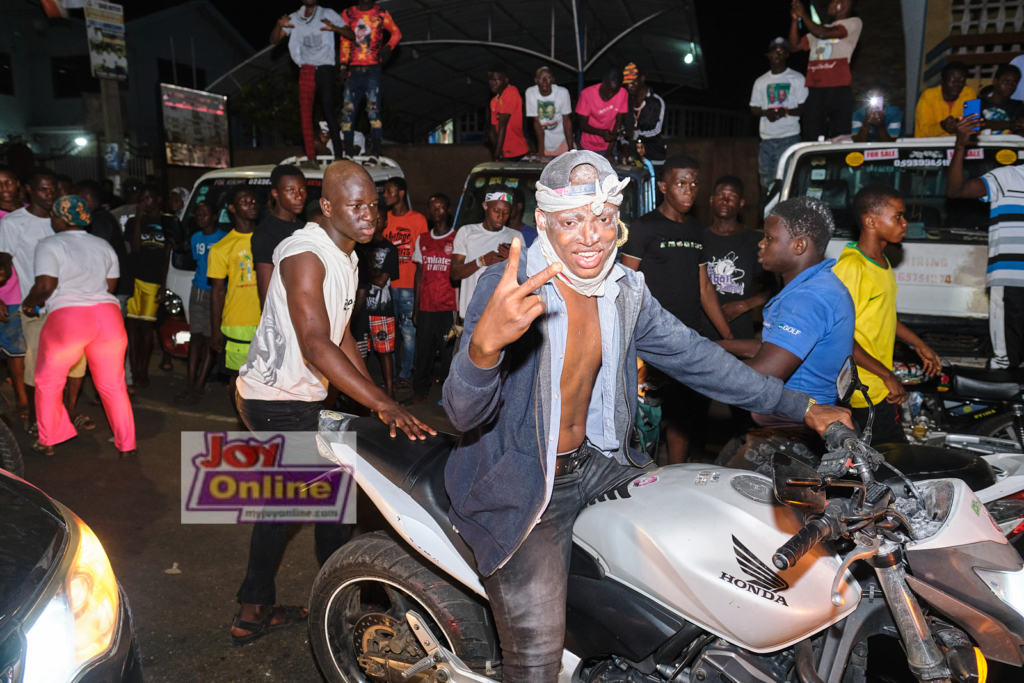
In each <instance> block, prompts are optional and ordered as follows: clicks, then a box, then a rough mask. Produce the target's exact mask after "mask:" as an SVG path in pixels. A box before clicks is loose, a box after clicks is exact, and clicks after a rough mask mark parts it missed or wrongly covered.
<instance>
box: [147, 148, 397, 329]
mask: <svg viewBox="0 0 1024 683" xmlns="http://www.w3.org/2000/svg"><path fill="white" fill-rule="evenodd" d="M354 160H355V161H356V162H358V163H361V164H362V165H363V168H365V169H366V171H367V173H369V174H370V177H371V178H373V182H374V183H375V184H376V185H377V192H378V193H381V192H383V191H384V183H386V182H387V180H388V178H395V177H400V178H404V177H405V174H404V173H402V169H401V167H400V166H399V165H398V164H397V163H396V162H395V161H394V160H392V159H389V158H388V157H376V158H374V159H371V158H370V157H355V159H354ZM332 161H334V157H326V156H325V157H317V165H318V168H316V169H311V168H307V167H305V166H300V168H301V170H302V173H303V175H305V176H306V188H307V197H306V205H307V206H308V205H309V204H310V203H311V202H316V201H319V200H320V192H321V187H322V184H323V178H324V170H325V169H326V168H327V166H328V164H330V163H331V162H332ZM303 162H306V163H308V162H307V160H306V157H298V158H296V157H291V158H288V159H285V160H284V161H282V162H281V163H282V164H295V165H299V164H302V163H303ZM274 168H275V167H274V166H273V165H266V166H240V167H238V168H224V169H220V170H217V171H210V172H209V173H206V174H204V175H203V176H202V177H201V178H200V179H199V180H198V181H196V184H195V187H193V188H192V195H191V196H190V197H189V200H188V206H187V207H186V208H185V213H184V217H183V219H182V221H181V227H182V233H183V234H184V236H185V239H184V240H183V243H182V244H181V245H178V247H177V248H176V249H175V251H174V253H173V254H172V255H171V267H170V270H169V271H168V273H167V289H169V290H171V292H173V293H174V295H175V296H177V297H178V299H179V300H180V301H174V300H173V298H172V297H170V296H168V299H169V300H168V301H166V302H165V306H167V307H168V308H169V309H176V306H178V305H180V306H181V308H183V309H184V314H185V316H186V319H187V316H188V298H189V295H190V294H191V293H192V278H193V277H194V276H195V270H196V263H195V260H193V258H192V252H191V249H190V246H189V245H190V243H189V240H190V238H191V237H192V235H193V234H194V233H195V232H197V231H198V230H199V228H198V226H197V225H196V222H195V215H196V205H197V204H198V203H199V202H200V201H202V200H204V199H205V200H208V201H210V202H212V203H213V205H214V207H215V209H216V211H217V220H218V222H219V223H220V224H221V227H222V228H223V229H224V230H225V231H228V230H231V216H230V214H229V213H228V206H227V204H228V200H227V197H228V191H229V190H230V189H231V188H232V187H236V186H238V185H246V186H248V187H251V188H252V189H253V190H255V192H256V202H257V204H258V206H259V207H260V215H259V218H258V219H257V220H256V222H257V224H258V223H259V222H260V221H262V220H263V219H264V218H266V216H267V214H268V213H269V211H268V210H267V204H268V201H269V199H270V174H271V173H272V172H273V170H274Z"/></svg>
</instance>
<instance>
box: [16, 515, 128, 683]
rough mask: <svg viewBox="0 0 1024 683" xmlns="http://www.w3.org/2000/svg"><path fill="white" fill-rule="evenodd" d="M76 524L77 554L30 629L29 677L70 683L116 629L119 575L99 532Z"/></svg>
mask: <svg viewBox="0 0 1024 683" xmlns="http://www.w3.org/2000/svg"><path fill="white" fill-rule="evenodd" d="M72 519H73V521H74V523H75V524H76V525H77V526H78V533H79V542H78V549H77V550H76V551H75V559H74V560H73V561H72V563H71V567H70V569H69V570H68V572H67V574H66V575H65V576H64V578H63V580H62V581H61V585H60V587H59V588H58V589H57V593H56V594H55V595H54V596H53V598H52V599H51V600H50V602H49V603H48V604H47V605H46V607H45V608H43V611H42V612H41V613H40V615H39V617H38V618H37V619H36V621H35V623H34V624H33V625H32V627H31V628H30V629H29V631H28V634H27V636H26V639H27V641H28V654H27V657H26V660H25V678H24V680H25V681H32V683H66V681H70V680H71V679H72V678H73V677H74V676H75V675H76V674H77V673H78V672H79V671H80V670H81V669H82V668H83V667H84V666H86V665H87V664H89V663H90V662H92V661H93V660H95V659H97V658H99V657H102V656H103V655H104V654H106V653H107V652H108V651H109V650H110V648H111V646H112V645H113V643H114V638H115V636H116V634H117V626H118V616H119V615H120V612H121V606H120V603H121V600H120V596H119V595H118V592H117V579H115V578H114V571H113V570H112V569H111V568H110V561H109V560H108V559H107V554H106V553H105V552H104V551H103V546H102V545H101V544H100V541H99V539H98V538H96V534H94V533H93V531H92V529H90V528H89V527H88V526H87V525H86V524H85V522H83V521H82V520H80V519H78V518H77V517H73V518H72Z"/></svg>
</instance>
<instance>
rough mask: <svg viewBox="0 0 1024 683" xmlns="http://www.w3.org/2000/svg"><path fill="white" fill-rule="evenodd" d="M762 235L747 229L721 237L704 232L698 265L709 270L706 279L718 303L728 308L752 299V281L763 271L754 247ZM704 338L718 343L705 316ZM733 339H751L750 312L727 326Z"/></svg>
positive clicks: (716, 335)
mask: <svg viewBox="0 0 1024 683" xmlns="http://www.w3.org/2000/svg"><path fill="white" fill-rule="evenodd" d="M763 236H764V234H763V233H760V232H758V231H757V230H751V229H750V228H743V229H742V230H740V231H739V232H737V233H735V234H732V235H729V236H728V237H723V236H721V235H716V234H715V233H713V232H711V230H710V229H707V230H705V231H704V250H703V252H702V254H701V263H704V264H706V265H707V267H708V277H709V278H710V279H711V284H713V285H714V286H715V290H716V291H717V292H718V300H719V301H720V302H721V303H723V304H727V303H729V302H730V301H742V300H743V299H749V298H750V297H752V296H753V295H754V281H755V280H756V279H758V278H759V277H761V275H762V273H764V268H763V267H762V266H761V264H760V263H758V262H757V245H758V243H759V242H760V241H761V238H762V237H763ZM703 322H704V336H706V337H708V338H710V339H715V340H717V339H719V338H720V337H719V335H718V331H717V330H716V329H715V327H714V325H712V324H711V321H710V320H708V318H707V316H704V319H703ZM729 328H730V329H732V336H733V337H735V338H736V339H753V338H754V320H753V315H752V314H751V312H750V311H747V312H746V313H744V314H743V315H741V316H740V317H738V318H736V319H735V320H733V321H732V322H730V323H729Z"/></svg>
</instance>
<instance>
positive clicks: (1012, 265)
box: [946, 116, 1024, 368]
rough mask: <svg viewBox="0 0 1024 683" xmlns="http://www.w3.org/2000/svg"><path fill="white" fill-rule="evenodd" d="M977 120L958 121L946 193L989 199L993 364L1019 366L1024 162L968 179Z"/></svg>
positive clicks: (1023, 313) (1023, 333)
mask: <svg viewBox="0 0 1024 683" xmlns="http://www.w3.org/2000/svg"><path fill="white" fill-rule="evenodd" d="M977 125H978V118H977V117H975V116H969V117H964V118H963V119H961V120H960V121H959V123H957V125H956V147H954V148H953V160H952V161H951V162H950V164H949V177H948V179H947V180H946V195H947V196H949V197H954V198H957V197H966V198H970V199H980V200H981V201H983V202H988V203H989V215H990V216H991V217H992V222H991V225H989V228H988V269H987V270H986V272H985V286H986V287H988V288H989V303H988V330H989V335H990V336H991V338H992V360H991V361H990V363H989V367H992V368H1016V367H1018V366H1019V365H1020V363H1021V361H1022V360H1024V268H1022V263H1024V220H1021V214H1024V167H1021V166H1000V167H999V168H995V169H993V170H992V171H991V172H989V173H986V174H985V175H983V176H981V177H980V178H972V179H971V180H967V181H965V180H964V157H965V156H966V150H967V143H968V141H969V140H970V138H971V136H972V135H974V131H973V130H972V129H973V128H974V127H975V126H977Z"/></svg>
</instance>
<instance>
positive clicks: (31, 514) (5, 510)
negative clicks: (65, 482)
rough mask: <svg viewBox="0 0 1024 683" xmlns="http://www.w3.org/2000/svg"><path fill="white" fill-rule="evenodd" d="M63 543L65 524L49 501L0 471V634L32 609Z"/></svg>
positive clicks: (57, 558) (31, 487)
mask: <svg viewBox="0 0 1024 683" xmlns="http://www.w3.org/2000/svg"><path fill="white" fill-rule="evenodd" d="M67 539H68V529H67V523H66V522H65V520H64V517H63V516H62V515H61V513H60V512H59V511H58V509H57V507H56V506H55V505H54V504H53V501H51V500H50V498H49V496H47V495H46V494H45V493H43V492H42V491H40V490H39V489H37V488H35V487H34V486H32V485H31V484H28V483H26V482H24V481H22V480H21V479H18V478H17V477H14V476H11V475H9V474H7V473H6V472H3V471H0V630H2V628H3V626H4V624H5V623H6V622H7V621H8V620H9V619H11V618H14V617H16V616H17V615H18V613H19V612H20V611H21V610H22V608H23V607H25V606H26V605H31V603H32V602H33V596H34V595H35V594H36V593H37V592H38V591H39V590H40V589H41V588H42V586H43V585H45V581H46V578H47V577H48V576H49V574H50V571H51V570H52V569H53V567H55V566H56V564H57V563H58V562H59V561H60V557H61V554H62V553H63V551H64V548H65V547H66V545H67Z"/></svg>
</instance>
